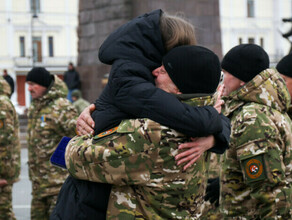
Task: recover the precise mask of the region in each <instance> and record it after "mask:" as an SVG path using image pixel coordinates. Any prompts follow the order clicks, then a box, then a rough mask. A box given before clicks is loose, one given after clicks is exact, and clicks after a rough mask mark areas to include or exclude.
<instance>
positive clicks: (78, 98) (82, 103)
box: [71, 89, 90, 114]
mask: <svg viewBox="0 0 292 220" xmlns="http://www.w3.org/2000/svg"><path fill="white" fill-rule="evenodd" d="M71 96H72V101H73V105H74V106H75V108H76V109H77V111H78V114H80V113H81V112H82V111H83V110H84V109H85V108H86V107H87V106H89V105H90V103H89V102H88V101H86V100H85V99H83V98H82V95H81V91H80V90H79V89H75V90H73V92H72V94H71Z"/></svg>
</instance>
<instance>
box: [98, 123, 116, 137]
mask: <svg viewBox="0 0 292 220" xmlns="http://www.w3.org/2000/svg"><path fill="white" fill-rule="evenodd" d="M117 130H118V126H117V127H114V128H112V129H109V130H107V131H104V132H101V133H99V134H98V135H96V136H95V137H94V138H95V139H98V138H102V137H105V136H108V135H110V134H113V133H115V132H116V131H117Z"/></svg>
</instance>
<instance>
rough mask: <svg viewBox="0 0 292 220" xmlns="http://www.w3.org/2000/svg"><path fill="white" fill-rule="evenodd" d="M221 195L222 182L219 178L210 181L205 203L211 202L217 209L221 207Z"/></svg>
mask: <svg viewBox="0 0 292 220" xmlns="http://www.w3.org/2000/svg"><path fill="white" fill-rule="evenodd" d="M219 195H220V180H219V177H217V178H212V179H208V185H207V189H206V195H205V197H204V200H205V201H208V200H209V201H210V203H211V204H215V207H218V206H219Z"/></svg>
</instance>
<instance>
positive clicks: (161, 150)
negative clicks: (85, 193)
mask: <svg viewBox="0 0 292 220" xmlns="http://www.w3.org/2000/svg"><path fill="white" fill-rule="evenodd" d="M210 100H211V99H210V97H208V98H207V97H205V98H194V99H192V100H189V101H187V103H188V104H193V105H194V104H195V103H196V105H198V104H199V103H201V104H202V103H204V104H205V103H210ZM187 141H190V140H189V138H188V137H187V136H185V135H183V134H181V133H179V132H176V131H175V130H173V129H170V128H168V127H165V126H163V125H160V124H158V123H156V122H154V121H152V120H150V119H136V120H134V119H132V120H124V121H122V122H121V123H120V125H119V126H118V127H116V128H114V129H112V130H110V131H107V132H105V134H99V135H96V136H95V137H93V138H92V137H86V136H81V137H75V138H73V139H72V140H71V141H70V142H69V144H68V146H67V148H66V154H65V158H66V165H67V168H68V170H69V172H70V174H71V175H72V176H73V177H75V178H78V179H84V180H90V181H94V182H102V183H109V184H113V187H112V191H111V195H110V200H109V204H108V211H107V218H108V219H199V218H200V216H201V214H202V210H203V208H204V205H203V204H204V201H203V194H204V192H205V188H206V175H205V172H206V163H205V160H206V158H207V154H206V153H205V155H204V156H202V157H201V158H200V159H199V160H198V161H197V162H196V164H195V165H194V166H192V167H191V168H188V169H187V171H185V172H183V171H182V167H178V166H177V165H176V162H175V159H174V156H175V155H176V154H177V153H178V148H177V147H178V145H179V144H181V143H183V142H187Z"/></svg>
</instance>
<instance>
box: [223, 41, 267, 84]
mask: <svg viewBox="0 0 292 220" xmlns="http://www.w3.org/2000/svg"><path fill="white" fill-rule="evenodd" d="M269 65H270V60H269V56H268V54H267V53H266V51H264V49H263V48H262V47H260V46H258V45H255V44H241V45H238V46H235V47H233V48H232V49H231V50H229V51H228V53H227V54H226V55H225V56H224V58H223V60H222V62H221V67H222V69H224V70H226V71H227V72H229V73H230V74H232V75H233V76H235V77H236V78H238V79H240V80H242V81H244V82H248V81H250V80H252V79H253V78H254V77H255V76H256V75H257V74H259V73H260V72H262V71H263V70H265V69H267V68H269Z"/></svg>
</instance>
